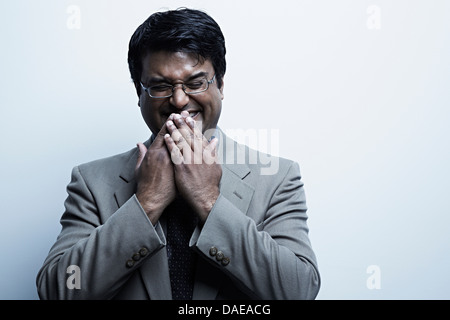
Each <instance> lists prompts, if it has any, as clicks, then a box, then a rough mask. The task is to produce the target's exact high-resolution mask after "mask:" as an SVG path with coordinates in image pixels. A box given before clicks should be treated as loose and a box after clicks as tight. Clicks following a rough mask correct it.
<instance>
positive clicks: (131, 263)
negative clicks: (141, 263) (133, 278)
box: [127, 259, 134, 268]
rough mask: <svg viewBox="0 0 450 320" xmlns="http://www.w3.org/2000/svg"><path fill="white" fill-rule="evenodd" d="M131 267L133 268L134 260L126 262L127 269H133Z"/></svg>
mask: <svg viewBox="0 0 450 320" xmlns="http://www.w3.org/2000/svg"><path fill="white" fill-rule="evenodd" d="M133 266H134V260H131V259H130V260H128V261H127V267H128V268H131V267H133Z"/></svg>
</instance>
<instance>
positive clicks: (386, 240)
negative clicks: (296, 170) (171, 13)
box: [0, 0, 450, 299]
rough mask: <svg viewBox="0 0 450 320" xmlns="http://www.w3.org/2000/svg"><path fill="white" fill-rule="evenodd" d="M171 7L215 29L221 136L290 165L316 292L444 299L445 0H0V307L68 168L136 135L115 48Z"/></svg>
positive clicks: (54, 205)
mask: <svg viewBox="0 0 450 320" xmlns="http://www.w3.org/2000/svg"><path fill="white" fill-rule="evenodd" d="M180 6H187V7H193V8H197V9H202V10H205V11H206V12H207V13H209V14H210V15H212V16H213V17H214V18H215V19H216V20H217V22H218V23H219V24H220V25H221V28H222V31H223V32H224V34H225V38H226V43H227V51H228V52H227V63H228V69H227V73H226V76H225V100H224V109H223V113H222V117H221V120H220V122H219V125H220V126H221V127H222V128H224V129H227V128H244V129H268V130H278V132H279V137H280V143H279V145H278V146H277V149H278V150H274V151H275V152H276V153H277V154H279V155H281V156H283V157H287V158H291V159H293V160H295V161H298V162H299V163H300V167H301V170H302V175H303V180H304V183H305V190H306V194H307V202H308V207H309V211H308V212H309V216H310V220H309V226H310V237H311V241H312V244H313V248H314V250H315V252H316V254H317V258H318V262H319V268H320V272H321V276H322V287H321V291H320V293H319V295H318V299H449V298H450V290H449V289H448V287H449V286H450V276H449V271H448V270H450V254H449V252H450V201H449V200H448V199H449V198H448V197H449V196H448V193H449V191H450V169H449V165H450V148H449V147H450V143H449V142H450V141H449V137H450V126H449V124H448V123H449V120H450V90H449V83H450V62H449V57H450V42H449V39H450V22H449V17H448V15H449V12H450V2H448V1H445V0H434V1H425V0H395V1H394V0H370V1H368V0H367V1H366V0H339V1H335V0H322V1H306V0H301V1H297V0H290V1H289V0H279V1H270V2H269V1H261V0H258V1H256V0H255V1H228V0H227V1H206V0H204V1H156V0H155V1H143V0H139V1H138V0H136V1H106V0H103V1H100V0H97V1H87V0H70V1H68V0H63V1H61V0H59V1H56V0H47V1H32V0H18V1H2V2H1V3H0V15H1V19H0V35H1V38H0V39H1V41H2V46H1V50H0V66H1V72H0V93H1V96H0V105H1V109H0V110H1V116H0V141H1V158H0V164H1V165H0V174H1V179H0V196H1V198H0V214H1V223H0V263H1V267H0V299H37V298H38V296H37V293H36V287H35V277H36V274H37V272H38V269H39V268H40V266H41V265H42V263H43V260H44V259H45V257H46V255H47V252H48V250H49V249H50V246H51V245H52V244H53V242H54V240H55V239H56V236H57V235H58V233H59V231H60V225H59V218H60V216H61V214H62V212H63V210H64V207H63V202H64V200H65V198H66V191H65V188H66V185H67V184H68V182H69V179H70V172H71V169H72V167H73V166H75V165H77V164H80V163H82V162H86V161H90V160H93V159H97V158H100V157H105V156H109V155H113V154H116V153H119V152H123V151H126V150H128V149H130V148H132V147H134V146H135V144H136V142H138V141H144V140H146V139H147V138H148V136H149V130H148V129H147V127H146V125H145V123H144V121H143V120H142V119H141V116H140V112H139V109H138V107H137V97H136V95H135V91H134V88H133V85H132V83H131V80H130V76H129V72H128V66H127V61H126V59H127V50H128V41H129V39H130V37H131V34H132V33H133V32H134V30H135V29H136V28H137V26H138V25H139V24H140V23H142V22H143V21H144V20H145V19H146V18H147V17H148V16H149V15H150V14H151V13H153V12H154V11H158V10H161V9H164V8H170V9H174V8H177V7H180ZM273 83H278V84H279V85H278V86H277V87H276V88H272V84H273ZM256 147H258V146H256Z"/></svg>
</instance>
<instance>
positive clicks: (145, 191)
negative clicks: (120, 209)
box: [135, 125, 177, 225]
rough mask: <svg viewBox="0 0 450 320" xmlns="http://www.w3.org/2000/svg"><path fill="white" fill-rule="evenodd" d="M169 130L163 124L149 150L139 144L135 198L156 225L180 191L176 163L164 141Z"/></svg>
mask: <svg viewBox="0 0 450 320" xmlns="http://www.w3.org/2000/svg"><path fill="white" fill-rule="evenodd" d="M166 133H167V129H166V125H164V126H163V127H162V128H161V130H160V132H159V133H158V135H157V136H156V138H155V140H154V141H153V143H152V144H151V146H150V148H148V150H147V148H146V147H145V146H144V145H143V144H142V143H138V148H139V156H138V160H137V163H136V170H135V174H136V181H137V191H136V197H137V198H138V200H139V203H140V204H141V206H142V208H143V209H144V211H145V212H146V213H147V216H148V218H149V219H150V221H151V222H152V224H153V225H156V223H157V222H158V220H159V218H160V216H161V214H162V213H163V211H164V209H165V208H166V207H167V206H168V205H169V204H170V203H171V202H172V201H173V200H174V199H175V196H176V193H177V189H176V186H175V180H174V169H173V164H172V161H171V159H170V154H169V151H168V150H167V147H166V145H165V143H164V135H165V134H166Z"/></svg>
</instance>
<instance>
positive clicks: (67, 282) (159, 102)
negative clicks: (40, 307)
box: [36, 9, 320, 300]
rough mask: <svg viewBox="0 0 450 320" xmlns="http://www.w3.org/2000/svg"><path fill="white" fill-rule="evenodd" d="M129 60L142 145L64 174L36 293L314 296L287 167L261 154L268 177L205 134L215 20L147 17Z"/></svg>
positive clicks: (214, 91) (211, 119) (248, 154)
mask: <svg viewBox="0 0 450 320" xmlns="http://www.w3.org/2000/svg"><path fill="white" fill-rule="evenodd" d="M128 62H129V67H130V72H131V77H132V79H133V81H134V85H135V87H136V91H137V94H138V97H139V103H138V104H139V107H140V109H141V112H142V116H143V118H144V120H145V122H146V124H147V125H148V127H149V128H150V130H151V132H152V137H151V138H150V139H149V140H148V141H147V142H145V143H138V145H137V148H134V149H132V150H130V151H128V152H126V153H123V154H120V155H116V156H113V157H110V158H106V159H102V160H97V161H93V162H90V163H87V164H83V165H80V166H77V167H75V168H74V169H73V172H72V180H71V182H70V184H69V185H68V187H67V191H68V198H67V200H66V202H65V208H66V210H65V212H64V214H63V216H62V218H61V224H62V230H61V233H60V235H59V236H58V239H57V241H56V243H55V244H54V245H53V247H52V248H51V250H50V252H49V255H48V257H47V259H46V260H45V262H44V265H43V266H42V268H41V270H40V271H39V273H38V276H37V280H36V281H37V287H38V292H39V296H40V297H41V298H42V299H180V300H181V299H241V298H244V299H314V298H315V297H316V295H317V293H318V290H319V285H320V279H319V274H318V270H317V264H316V258H315V255H314V252H313V250H312V248H311V245H310V241H309V239H308V227H307V224H306V220H307V215H306V205H305V194H304V190H303V183H302V182H301V180H300V172H299V167H298V165H297V164H296V163H295V162H292V161H289V160H286V159H281V158H275V157H273V158H271V159H274V161H275V159H276V161H278V165H277V170H276V172H271V173H270V174H262V173H261V172H262V169H263V167H264V165H263V164H262V163H261V161H249V159H262V157H263V155H262V154H261V153H259V152H256V151H253V150H251V149H249V148H247V147H245V146H243V145H240V144H237V143H236V142H234V141H233V140H231V139H229V138H228V137H227V136H226V135H224V134H223V132H222V131H221V130H220V129H219V128H218V127H217V123H218V120H219V117H220V113H221V109H222V100H223V98H224V96H223V88H224V82H223V77H224V75H225V66H226V64H225V41H224V38H223V35H222V32H221V30H220V28H219V26H218V25H217V23H216V22H215V21H214V20H213V19H212V18H211V17H209V16H208V15H207V14H205V13H203V12H200V11H197V10H191V9H179V10H173V11H167V12H159V13H155V14H153V15H152V16H150V17H149V18H148V19H147V20H146V21H145V22H144V23H143V24H142V25H141V26H140V27H139V28H138V29H137V30H136V31H135V33H134V34H133V36H132V38H131V40H130V46H129V54H128ZM229 155H231V161H230V156H229ZM243 158H245V159H247V161H246V163H242V161H238V159H243Z"/></svg>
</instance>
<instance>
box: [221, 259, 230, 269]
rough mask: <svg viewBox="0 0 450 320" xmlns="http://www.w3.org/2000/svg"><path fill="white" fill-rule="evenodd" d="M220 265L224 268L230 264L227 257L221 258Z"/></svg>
mask: <svg viewBox="0 0 450 320" xmlns="http://www.w3.org/2000/svg"><path fill="white" fill-rule="evenodd" d="M221 263H222V265H223V266H224V267H225V266H227V265H228V264H229V263H230V258H228V257H223V259H222V261H221Z"/></svg>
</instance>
